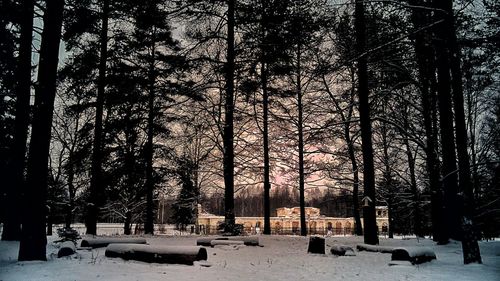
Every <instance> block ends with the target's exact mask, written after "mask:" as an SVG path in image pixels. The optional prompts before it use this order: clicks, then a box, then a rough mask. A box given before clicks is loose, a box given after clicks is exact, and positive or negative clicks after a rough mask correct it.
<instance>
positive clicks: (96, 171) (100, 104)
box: [85, 0, 109, 235]
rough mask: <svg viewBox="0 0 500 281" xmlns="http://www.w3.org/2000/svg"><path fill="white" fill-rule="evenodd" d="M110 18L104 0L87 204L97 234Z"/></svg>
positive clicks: (87, 223) (89, 224) (88, 225)
mask: <svg viewBox="0 0 500 281" xmlns="http://www.w3.org/2000/svg"><path fill="white" fill-rule="evenodd" d="M108 17H109V0H104V1H103V3H102V13H101V21H102V25H101V33H100V39H99V41H100V42H99V44H100V48H101V50H100V58H99V76H98V80H97V98H96V102H95V105H96V109H95V124H94V142H93V151H92V167H91V175H90V197H89V201H90V202H88V204H87V214H86V220H85V226H86V228H87V231H86V233H87V234H92V235H96V234H97V218H98V217H99V208H100V205H101V203H102V198H101V197H102V196H103V191H104V190H103V189H104V187H103V186H102V160H103V155H102V154H103V152H102V143H103V122H102V115H103V109H104V95H105V89H106V62H107V60H108Z"/></svg>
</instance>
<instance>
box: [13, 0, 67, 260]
mask: <svg viewBox="0 0 500 281" xmlns="http://www.w3.org/2000/svg"><path fill="white" fill-rule="evenodd" d="M63 10H64V1H63V0H53V1H47V2H46V8H45V13H44V25H43V26H44V27H43V32H42V43H41V47H40V61H39V66H38V80H37V81H38V84H37V88H36V90H35V107H34V113H33V120H34V122H33V126H32V133H31V141H30V150H29V158H28V173H27V180H26V188H25V198H24V203H25V204H26V205H25V206H26V207H25V208H23V210H24V212H23V220H22V224H23V228H22V233H21V243H20V245H19V258H18V259H19V261H25V260H46V259H47V257H46V244H47V237H46V232H45V228H46V225H45V223H46V214H47V210H46V199H47V179H48V155H49V146H50V136H51V129H52V114H53V109H54V100H55V95H56V81H57V65H58V57H59V44H60V39H61V28H62V21H63Z"/></svg>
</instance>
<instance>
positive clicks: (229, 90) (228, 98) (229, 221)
mask: <svg viewBox="0 0 500 281" xmlns="http://www.w3.org/2000/svg"><path fill="white" fill-rule="evenodd" d="M235 2H236V0H228V1H227V50H226V51H227V53H226V60H227V61H226V66H225V80H226V81H225V82H226V89H225V91H226V95H225V103H224V110H225V120H224V136H223V143H224V187H225V190H224V221H225V229H224V231H225V232H226V233H234V227H235V217H234V144H233V141H234V127H233V116H234V71H235V62H234V60H235V49H234V25H235V18H234V11H235V5H236V3H235Z"/></svg>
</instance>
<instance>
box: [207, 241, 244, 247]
mask: <svg viewBox="0 0 500 281" xmlns="http://www.w3.org/2000/svg"><path fill="white" fill-rule="evenodd" d="M220 245H222V246H237V245H241V246H243V245H245V242H243V241H238V240H212V241H211V242H210V246H212V247H213V246H220Z"/></svg>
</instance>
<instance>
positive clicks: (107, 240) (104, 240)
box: [80, 237, 146, 248]
mask: <svg viewBox="0 0 500 281" xmlns="http://www.w3.org/2000/svg"><path fill="white" fill-rule="evenodd" d="M118 243H124V244H146V239H144V238H111V237H96V238H85V239H83V240H82V243H81V244H80V246H81V247H92V248H101V247H106V246H108V245H109V244H118Z"/></svg>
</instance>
